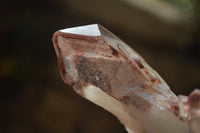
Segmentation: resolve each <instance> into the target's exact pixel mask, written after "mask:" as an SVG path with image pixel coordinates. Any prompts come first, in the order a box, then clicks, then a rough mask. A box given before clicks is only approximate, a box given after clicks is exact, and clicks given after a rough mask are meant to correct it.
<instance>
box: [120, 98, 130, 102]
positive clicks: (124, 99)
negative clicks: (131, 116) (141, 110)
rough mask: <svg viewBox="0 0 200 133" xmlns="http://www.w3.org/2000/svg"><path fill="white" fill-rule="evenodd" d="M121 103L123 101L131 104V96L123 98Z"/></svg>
mask: <svg viewBox="0 0 200 133" xmlns="http://www.w3.org/2000/svg"><path fill="white" fill-rule="evenodd" d="M120 101H122V102H123V103H125V104H128V103H129V102H130V97H129V96H123V97H122V98H121V99H120Z"/></svg>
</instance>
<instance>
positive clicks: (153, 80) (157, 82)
mask: <svg viewBox="0 0 200 133" xmlns="http://www.w3.org/2000/svg"><path fill="white" fill-rule="evenodd" d="M151 82H152V83H155V84H160V83H161V81H160V80H159V79H157V78H152V79H151Z"/></svg>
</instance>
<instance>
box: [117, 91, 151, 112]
mask: <svg viewBox="0 0 200 133" xmlns="http://www.w3.org/2000/svg"><path fill="white" fill-rule="evenodd" d="M120 101H122V102H123V103H125V104H132V105H133V106H134V107H135V108H137V109H138V110H139V111H142V112H146V111H148V110H150V109H151V103H150V102H149V101H147V100H145V99H144V98H142V97H140V96H138V95H136V94H134V93H131V94H128V95H124V96H123V97H122V98H121V99H120Z"/></svg>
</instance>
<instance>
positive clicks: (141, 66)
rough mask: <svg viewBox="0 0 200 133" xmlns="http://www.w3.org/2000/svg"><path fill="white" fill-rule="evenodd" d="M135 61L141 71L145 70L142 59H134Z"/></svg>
mask: <svg viewBox="0 0 200 133" xmlns="http://www.w3.org/2000/svg"><path fill="white" fill-rule="evenodd" d="M134 61H135V63H136V64H137V66H138V67H139V68H140V69H143V68H144V66H143V64H142V62H141V61H140V59H138V58H134Z"/></svg>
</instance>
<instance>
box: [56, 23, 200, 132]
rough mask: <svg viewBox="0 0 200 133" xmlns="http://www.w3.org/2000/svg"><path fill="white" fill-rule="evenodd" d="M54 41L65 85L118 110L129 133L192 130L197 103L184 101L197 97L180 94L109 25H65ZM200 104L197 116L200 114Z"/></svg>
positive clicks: (103, 105) (118, 115)
mask: <svg viewBox="0 0 200 133" xmlns="http://www.w3.org/2000/svg"><path fill="white" fill-rule="evenodd" d="M53 42H54V47H55V50H56V54H57V57H58V64H59V67H60V73H61V77H62V79H63V80H64V81H65V83H66V84H68V85H70V86H71V87H72V88H73V89H74V90H75V91H76V92H77V93H78V94H80V95H81V96H83V97H84V98H86V99H88V100H90V101H92V102H94V103H95V104H97V105H99V106H101V107H103V108H104V109H106V110H108V111H110V112H111V113H112V114H114V115H115V116H116V117H117V118H118V119H119V120H120V122H121V123H123V124H124V126H125V127H126V129H127V131H128V132H129V133H144V132H149V133H161V132H162V133H172V132H174V133H175V132H176V133H188V132H190V130H191V129H189V126H188V120H189V119H188V118H187V116H188V112H190V111H189V110H190V109H188V108H191V107H190V105H191V104H189V103H188V104H183V103H184V102H185V101H187V102H188V101H191V98H190V97H189V98H188V99H187V97H186V98H185V100H184V99H183V97H179V98H177V96H176V95H175V94H174V93H173V92H172V91H171V90H170V88H169V87H168V85H167V84H166V83H165V81H164V80H163V79H162V78H161V77H160V76H159V74H158V73H157V72H155V71H154V70H153V69H152V68H151V67H150V66H149V65H148V64H147V63H146V62H145V61H144V59H143V58H142V57H141V56H140V55H139V54H138V53H137V52H136V51H134V50H133V49H132V48H131V47H129V46H128V45H127V44H125V43H124V42H123V41H122V40H120V39H119V38H118V37H117V36H115V35H114V34H112V33H111V32H109V31H108V30H107V29H105V28H104V27H102V26H100V25H97V24H93V25H87V26H80V27H75V28H67V29H63V30H60V31H57V32H56V33H55V34H54V36H53ZM197 91H198V90H197ZM191 95H192V94H191ZM195 105H196V104H195ZM179 107H180V109H179ZM195 107H196V106H195ZM185 108H187V109H185ZM199 108H200V107H199V106H198V109H197V110H195V111H193V112H194V115H193V114H191V117H193V118H196V116H197V115H198V117H199V114H198V113H197V112H198V111H199ZM185 117H186V118H185ZM183 118H184V120H183ZM196 123H197V122H195V124H196ZM195 124H193V125H195Z"/></svg>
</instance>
